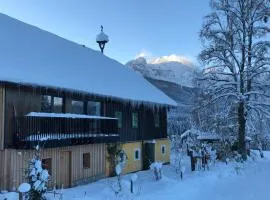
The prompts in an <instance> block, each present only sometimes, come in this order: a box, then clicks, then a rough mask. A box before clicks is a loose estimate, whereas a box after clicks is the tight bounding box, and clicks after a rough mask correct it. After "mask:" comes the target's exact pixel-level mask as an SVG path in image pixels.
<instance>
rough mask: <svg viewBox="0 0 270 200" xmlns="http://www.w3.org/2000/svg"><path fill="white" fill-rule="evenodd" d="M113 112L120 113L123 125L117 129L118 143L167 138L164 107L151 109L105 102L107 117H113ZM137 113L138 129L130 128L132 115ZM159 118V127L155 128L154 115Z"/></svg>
mask: <svg viewBox="0 0 270 200" xmlns="http://www.w3.org/2000/svg"><path fill="white" fill-rule="evenodd" d="M115 111H121V112H122V119H123V124H122V128H120V129H119V133H120V141H121V142H130V141H138V140H152V139H157V138H166V137H167V111H166V108H165V107H161V108H158V107H153V108H150V106H147V105H146V106H143V105H142V104H140V105H135V106H132V104H130V103H117V102H106V106H105V112H106V115H107V116H110V117H114V113H115ZM133 112H137V113H138V117H139V127H138V128H132V113H133ZM156 112H158V113H159V116H160V126H159V127H158V128H156V127H155V122H154V113H156Z"/></svg>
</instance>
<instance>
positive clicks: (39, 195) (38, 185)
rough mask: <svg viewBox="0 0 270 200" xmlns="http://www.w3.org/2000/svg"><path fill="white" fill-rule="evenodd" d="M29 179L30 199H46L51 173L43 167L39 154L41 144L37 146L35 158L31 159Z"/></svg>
mask: <svg viewBox="0 0 270 200" xmlns="http://www.w3.org/2000/svg"><path fill="white" fill-rule="evenodd" d="M26 172H27V179H28V182H29V184H30V186H31V189H30V191H29V194H28V197H29V200H44V199H45V197H44V194H45V192H46V191H47V184H48V181H49V173H48V171H47V170H46V169H43V168H42V162H41V159H40V156H39V146H37V147H36V152H35V155H34V156H33V158H32V159H31V160H30V161H29V167H28V170H27V171H26Z"/></svg>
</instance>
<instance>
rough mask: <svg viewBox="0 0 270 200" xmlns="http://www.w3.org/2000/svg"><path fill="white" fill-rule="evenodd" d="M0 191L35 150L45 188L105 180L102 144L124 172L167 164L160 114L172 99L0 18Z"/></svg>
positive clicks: (105, 62)
mask: <svg viewBox="0 0 270 200" xmlns="http://www.w3.org/2000/svg"><path fill="white" fill-rule="evenodd" d="M0 25H2V26H4V27H5V29H4V31H2V32H1V33H0V54H1V55H4V56H3V57H1V59H0V69H1V71H2V72H1V75H0V189H1V190H14V189H15V188H17V187H18V185H19V184H20V183H22V182H24V181H25V170H26V169H27V166H28V162H27V161H28V160H29V159H31V158H32V157H33V154H34V151H35V147H36V146H37V145H38V146H39V147H40V148H41V151H40V154H41V155H40V156H41V159H42V163H43V166H44V168H46V169H48V171H49V174H50V175H51V181H50V184H51V186H56V187H62V186H63V187H71V186H75V185H78V184H82V183H87V182H90V181H94V180H97V179H100V178H102V177H106V176H110V175H111V171H110V170H111V169H110V168H111V166H110V163H109V162H108V159H107V158H108V147H109V146H110V145H112V144H117V145H120V146H121V148H122V149H123V150H124V152H125V153H126V155H127V158H128V159H127V164H126V167H125V169H124V173H130V172H135V171H139V170H142V169H147V168H148V166H149V164H150V163H151V162H154V161H162V162H164V163H166V162H169V155H170V145H169V141H168V139H167V109H168V107H170V106H174V105H175V102H174V101H172V100H171V99H169V98H168V97H167V96H166V95H165V94H163V93H162V92H161V91H159V90H158V89H156V88H155V87H154V86H152V85H151V84H149V83H148V82H147V81H146V80H144V79H143V78H142V77H140V76H139V75H137V74H135V73H134V72H132V71H130V69H128V68H127V67H125V66H123V65H122V64H120V63H118V62H117V61H115V60H112V59H110V58H108V57H106V56H104V55H102V54H101V53H100V52H96V51H94V50H91V49H89V48H86V47H85V46H81V45H79V44H76V43H73V42H70V41H68V40H65V39H63V38H60V37H59V36H56V35H53V34H51V33H48V32H46V31H43V30H41V29H38V28H36V27H33V26H30V25H28V24H25V23H23V22H20V21H18V20H16V19H12V18H10V17H8V16H6V15H2V14H0Z"/></svg>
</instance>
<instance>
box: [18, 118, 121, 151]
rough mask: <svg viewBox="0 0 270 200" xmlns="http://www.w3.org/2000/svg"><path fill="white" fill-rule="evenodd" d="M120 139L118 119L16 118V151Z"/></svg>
mask: <svg viewBox="0 0 270 200" xmlns="http://www.w3.org/2000/svg"><path fill="white" fill-rule="evenodd" d="M118 140H119V135H118V128H117V119H115V118H107V117H93V118H90V117H89V118H80V117H76V118H68V117H44V116H43V117H40V116H23V117H16V118H15V141H16V146H17V148H33V147H34V146H36V145H38V144H39V145H40V146H42V147H44V148H48V147H61V146H72V145H81V144H91V143H109V142H116V141H118Z"/></svg>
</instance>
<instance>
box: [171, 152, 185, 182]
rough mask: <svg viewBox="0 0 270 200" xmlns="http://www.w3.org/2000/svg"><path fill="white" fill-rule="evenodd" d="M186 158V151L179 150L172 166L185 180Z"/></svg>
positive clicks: (173, 158)
mask: <svg viewBox="0 0 270 200" xmlns="http://www.w3.org/2000/svg"><path fill="white" fill-rule="evenodd" d="M184 156H185V151H184V150H183V149H178V150H177V151H175V153H174V156H173V157H172V166H173V167H174V168H175V171H176V173H177V174H180V177H181V179H183V175H184V173H185V171H186V166H185V163H184Z"/></svg>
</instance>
